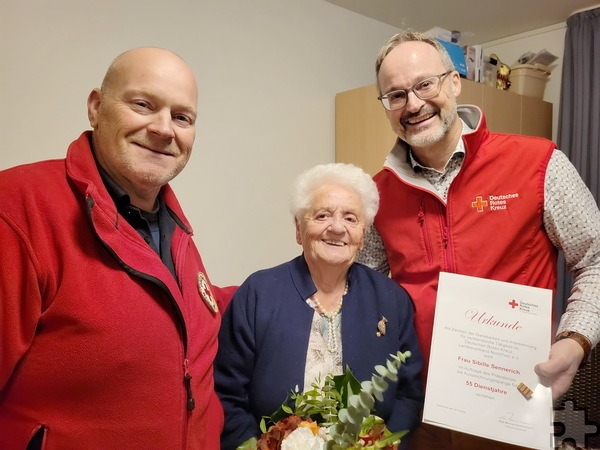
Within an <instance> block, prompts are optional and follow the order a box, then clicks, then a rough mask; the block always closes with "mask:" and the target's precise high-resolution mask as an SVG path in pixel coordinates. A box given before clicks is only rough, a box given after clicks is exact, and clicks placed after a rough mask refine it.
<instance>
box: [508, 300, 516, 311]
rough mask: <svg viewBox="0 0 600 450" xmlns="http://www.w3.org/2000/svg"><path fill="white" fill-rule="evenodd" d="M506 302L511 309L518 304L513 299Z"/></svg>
mask: <svg viewBox="0 0 600 450" xmlns="http://www.w3.org/2000/svg"><path fill="white" fill-rule="evenodd" d="M508 304H509V305H510V307H511V308H512V309H515V308H516V307H517V306H519V304H518V303H517V302H516V301H515V300H511V301H510V302H508Z"/></svg>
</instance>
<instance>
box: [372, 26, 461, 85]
mask: <svg viewBox="0 0 600 450" xmlns="http://www.w3.org/2000/svg"><path fill="white" fill-rule="evenodd" d="M414 41H416V42H424V43H425V44H429V45H431V46H432V47H434V48H435V49H436V50H437V52H438V53H439V54H440V59H441V60H442V64H443V65H444V67H445V68H446V70H456V69H455V68H454V63H453V62H452V58H450V55H449V54H448V51H447V50H446V47H444V46H443V45H442V44H440V42H439V41H438V40H437V39H435V38H433V37H431V36H429V35H428V34H424V33H419V32H418V31H413V30H404V31H402V32H400V33H398V34H395V35H394V36H392V37H391V38H389V39H388V40H387V42H386V43H385V44H383V47H381V50H379V55H377V60H376V61H375V79H376V80H377V90H378V91H379V94H382V92H381V88H380V87H379V70H380V69H381V64H382V63H383V60H384V59H385V57H386V56H387V55H388V54H389V53H390V52H391V51H392V50H394V49H395V48H396V47H397V46H398V45H400V44H402V43H403V42H414Z"/></svg>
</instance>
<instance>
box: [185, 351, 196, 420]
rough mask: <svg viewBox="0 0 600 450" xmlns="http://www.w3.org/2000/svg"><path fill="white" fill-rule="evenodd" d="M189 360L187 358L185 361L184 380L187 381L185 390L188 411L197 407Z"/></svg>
mask: <svg viewBox="0 0 600 450" xmlns="http://www.w3.org/2000/svg"><path fill="white" fill-rule="evenodd" d="M188 365H189V362H188V360H187V359H185V360H184V361H183V373H184V375H183V380H184V383H185V390H186V391H187V409H188V411H191V410H193V409H194V408H195V407H196V402H195V401H194V396H193V394H192V375H190V371H189V369H188Z"/></svg>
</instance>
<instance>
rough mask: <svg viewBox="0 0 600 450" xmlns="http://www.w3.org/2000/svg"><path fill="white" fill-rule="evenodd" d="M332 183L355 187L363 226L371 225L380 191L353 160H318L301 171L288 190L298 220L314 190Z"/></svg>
mask: <svg viewBox="0 0 600 450" xmlns="http://www.w3.org/2000/svg"><path fill="white" fill-rule="evenodd" d="M326 184H335V185H338V186H343V187H345V188H349V189H352V190H354V191H355V192H356V193H357V194H358V196H359V197H360V200H361V204H362V212H363V214H364V217H365V225H366V228H369V227H370V226H371V225H373V220H375V214H377V210H378V209H379V191H378V190H377V185H376V184H375V182H374V181H373V179H372V178H371V177H370V176H369V175H368V174H367V173H366V172H365V171H364V170H362V169H361V168H360V167H357V166H355V165H354V164H345V163H329V164H320V165H318V166H315V167H313V168H311V169H308V170H306V171H305V172H303V173H301V174H300V175H299V176H298V177H297V178H296V180H295V181H294V183H293V184H292V190H291V201H290V211H291V213H292V214H293V216H294V218H295V219H296V220H298V221H300V220H301V219H302V217H303V216H304V214H305V213H306V211H308V210H309V209H310V207H311V206H312V202H313V198H314V194H315V192H316V191H317V190H318V189H319V188H320V187H321V186H323V185H326Z"/></svg>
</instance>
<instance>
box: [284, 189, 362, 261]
mask: <svg viewBox="0 0 600 450" xmlns="http://www.w3.org/2000/svg"><path fill="white" fill-rule="evenodd" d="M364 236H365V224H364V217H363V210H362V202H361V199H360V196H359V195H358V193H357V192H355V191H354V190H353V189H349V188H346V187H343V186H338V185H333V184H327V185H324V186H321V187H320V188H319V189H317V191H316V192H315V194H314V197H313V202H312V206H311V207H310V208H309V210H308V211H306V213H305V215H304V217H303V219H302V220H301V221H300V222H298V221H296V241H297V242H298V244H300V245H302V248H303V250H304V257H305V258H306V259H307V261H309V263H310V262H312V263H316V264H327V265H350V264H351V263H352V262H353V261H354V258H355V257H356V253H357V252H358V251H359V250H360V249H362V247H363V243H364Z"/></svg>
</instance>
